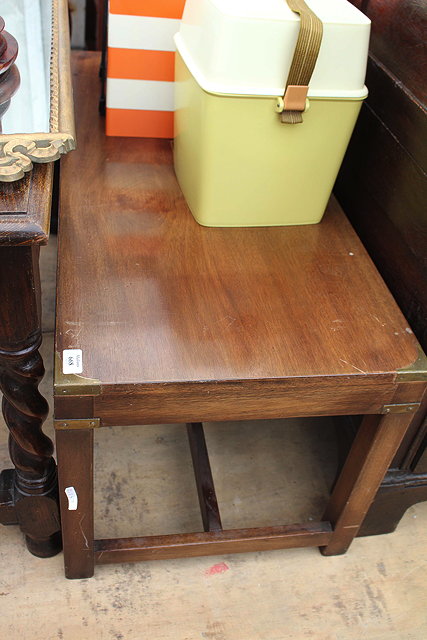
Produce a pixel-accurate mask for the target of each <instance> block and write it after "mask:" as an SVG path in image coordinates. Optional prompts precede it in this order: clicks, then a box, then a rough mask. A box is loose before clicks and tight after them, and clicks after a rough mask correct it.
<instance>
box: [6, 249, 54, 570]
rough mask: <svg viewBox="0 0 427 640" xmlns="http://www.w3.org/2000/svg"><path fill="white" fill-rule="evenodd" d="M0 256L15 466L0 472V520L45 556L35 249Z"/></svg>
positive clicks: (47, 521) (48, 465) (50, 483)
mask: <svg viewBox="0 0 427 640" xmlns="http://www.w3.org/2000/svg"><path fill="white" fill-rule="evenodd" d="M0 255H1V258H2V262H1V267H2V268H1V273H0V294H1V297H2V301H3V304H2V307H1V310H0V319H1V322H0V389H1V391H2V393H3V416H4V419H5V422H6V425H7V427H8V429H9V432H10V435H9V451H10V457H11V459H12V462H13V464H14V466H15V469H13V470H6V471H3V472H2V474H1V476H0V522H1V523H3V524H19V525H20V526H21V529H22V531H23V532H24V533H25V535H26V540H27V546H28V548H29V550H30V551H31V552H32V553H33V554H34V555H37V556H41V557H48V556H52V555H54V554H55V553H57V552H58V551H60V549H61V536H60V522H59V511H58V485H57V474H56V465H55V461H54V460H53V458H52V454H53V444H52V442H51V440H50V439H49V438H48V437H47V436H46V435H45V434H44V433H43V432H42V425H43V422H44V420H45V419H46V416H47V413H48V409H49V408H48V404H47V402H46V400H45V399H44V398H43V396H42V395H41V394H40V392H39V390H38V385H39V382H40V380H41V379H42V377H43V375H44V366H43V361H42V358H41V356H40V353H39V351H38V349H39V346H40V343H41V330H40V302H39V294H40V283H39V279H38V249H37V248H32V247H11V248H2V249H1V254H0ZM8 272H9V273H8ZM7 274H8V275H9V278H7ZM12 276H13V277H12Z"/></svg>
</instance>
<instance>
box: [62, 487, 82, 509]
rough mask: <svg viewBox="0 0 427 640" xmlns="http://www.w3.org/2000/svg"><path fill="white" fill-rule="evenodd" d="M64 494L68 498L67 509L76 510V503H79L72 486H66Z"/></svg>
mask: <svg viewBox="0 0 427 640" xmlns="http://www.w3.org/2000/svg"><path fill="white" fill-rule="evenodd" d="M65 495H66V496H67V498H68V511H77V505H78V503H79V499H78V497H77V492H76V490H75V489H74V487H67V488H66V489H65Z"/></svg>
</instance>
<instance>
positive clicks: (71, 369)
mask: <svg viewBox="0 0 427 640" xmlns="http://www.w3.org/2000/svg"><path fill="white" fill-rule="evenodd" d="M82 371H83V353H82V350H81V349H64V351H63V352H62V373H82Z"/></svg>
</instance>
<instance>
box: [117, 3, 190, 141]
mask: <svg viewBox="0 0 427 640" xmlns="http://www.w3.org/2000/svg"><path fill="white" fill-rule="evenodd" d="M184 5H185V0H110V7H109V16H108V64H107V114H106V115H107V117H106V133H107V135H108V136H132V137H141V138H172V137H173V111H174V91H173V82H174V61H175V45H174V42H173V36H174V35H175V33H177V32H178V30H179V21H180V19H181V16H182V12H183V10H184Z"/></svg>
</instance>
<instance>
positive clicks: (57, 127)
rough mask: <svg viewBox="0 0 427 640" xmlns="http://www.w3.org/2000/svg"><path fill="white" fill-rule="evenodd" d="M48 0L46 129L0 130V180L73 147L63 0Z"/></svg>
mask: <svg viewBox="0 0 427 640" xmlns="http://www.w3.org/2000/svg"><path fill="white" fill-rule="evenodd" d="M51 2H52V47H51V62H50V130H49V132H48V133H23V134H18V133H13V134H0V182H13V181H15V180H19V179H20V178H22V177H23V176H24V174H25V172H27V171H31V169H32V168H33V162H52V161H53V160H57V159H58V158H59V157H60V155H62V154H64V153H68V151H72V150H73V149H75V147H76V135H75V127H74V109H73V99H72V85H71V71H70V34H69V24H68V3H67V0H51Z"/></svg>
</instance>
